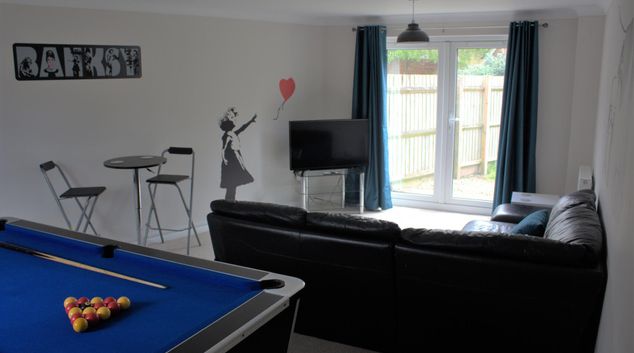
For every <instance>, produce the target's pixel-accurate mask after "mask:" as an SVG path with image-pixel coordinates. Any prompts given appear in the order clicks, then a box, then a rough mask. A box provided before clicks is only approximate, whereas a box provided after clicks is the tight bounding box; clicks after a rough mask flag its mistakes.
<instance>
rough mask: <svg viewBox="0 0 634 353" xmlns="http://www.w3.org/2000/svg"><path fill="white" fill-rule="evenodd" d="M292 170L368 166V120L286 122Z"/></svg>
mask: <svg viewBox="0 0 634 353" xmlns="http://www.w3.org/2000/svg"><path fill="white" fill-rule="evenodd" d="M289 142H290V157H291V170H295V171H298V170H318V169H338V168H354V167H362V166H366V165H367V164H368V120H367V119H337V120H333V119H328V120H298V121H290V122H289Z"/></svg>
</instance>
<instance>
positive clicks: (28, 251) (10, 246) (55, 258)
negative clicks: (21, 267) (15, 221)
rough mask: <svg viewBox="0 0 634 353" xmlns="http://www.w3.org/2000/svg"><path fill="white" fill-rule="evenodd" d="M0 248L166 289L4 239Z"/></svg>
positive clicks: (160, 285)
mask: <svg viewBox="0 0 634 353" xmlns="http://www.w3.org/2000/svg"><path fill="white" fill-rule="evenodd" d="M0 248H4V249H8V250H13V251H17V252H21V253H24V254H27V255H32V256H35V257H39V258H41V259H45V260H49V261H54V262H58V263H60V264H64V265H67V266H73V267H77V268H81V269H83V270H87V271H92V272H97V273H101V274H104V275H107V276H111V277H116V278H121V279H124V280H126V281H130V282H136V283H141V284H145V285H146V286H150V287H155V288H160V289H166V288H167V286H164V285H162V284H158V283H154V282H150V281H146V280H143V279H140V278H135V277H131V276H127V275H124V274H121V273H117V272H113V271H108V270H104V269H103V268H99V267H94V266H90V265H86V264H83V263H81V262H77V261H73V260H68V259H65V258H63V257H59V256H55V255H51V254H47V253H45V252H41V251H37V250H33V249H29V248H25V247H23V246H19V245H15V244H11V243H7V242H4V241H0Z"/></svg>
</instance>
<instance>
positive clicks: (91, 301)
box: [90, 297, 103, 304]
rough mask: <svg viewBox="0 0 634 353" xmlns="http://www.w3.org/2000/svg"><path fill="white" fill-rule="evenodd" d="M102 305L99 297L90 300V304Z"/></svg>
mask: <svg viewBox="0 0 634 353" xmlns="http://www.w3.org/2000/svg"><path fill="white" fill-rule="evenodd" d="M97 303H103V299H102V298H101V297H94V298H92V299H90V304H97Z"/></svg>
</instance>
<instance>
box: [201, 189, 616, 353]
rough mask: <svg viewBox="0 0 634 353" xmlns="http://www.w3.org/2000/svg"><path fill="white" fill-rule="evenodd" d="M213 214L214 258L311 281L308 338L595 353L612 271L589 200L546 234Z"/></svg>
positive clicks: (427, 348) (569, 200) (241, 208)
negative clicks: (610, 271) (516, 233)
mask: <svg viewBox="0 0 634 353" xmlns="http://www.w3.org/2000/svg"><path fill="white" fill-rule="evenodd" d="M211 208H212V213H210V214H209V215H208V216H207V220H208V223H209V227H210V231H211V239H212V244H213V247H214V251H215V254H216V260H218V261H225V262H230V263H234V264H238V265H243V266H248V267H255V268H261V269H264V270H269V271H274V272H279V273H284V274H288V275H292V276H296V277H299V278H301V279H303V280H304V281H305V282H306V288H305V290H304V293H303V296H302V299H301V300H300V306H299V312H298V316H297V322H296V332H298V333H303V334H307V335H311V336H315V337H320V338H324V339H328V340H333V341H338V342H341V343H345V344H350V345H354V346H358V347H363V348H367V349H372V350H376V351H380V352H480V351H486V352H588V353H589V352H593V351H594V342H595V339H596V333H597V328H598V323H599V318H600V314H601V308H602V302H603V294H604V290H605V283H606V271H605V265H604V263H605V261H604V257H605V254H604V250H603V249H604V246H603V234H602V228H601V224H600V221H599V218H598V215H597V213H596V210H595V204H594V195H593V194H592V193H591V192H578V193H573V194H571V195H568V196H565V197H564V198H562V200H561V201H560V203H559V204H557V205H556V206H555V207H554V208H553V210H552V212H551V218H550V221H549V223H548V226H547V229H546V234H545V235H544V238H539V237H533V236H528V235H508V234H503V233H492V232H464V231H446V230H431V229H405V230H403V231H401V230H400V229H399V228H398V226H397V225H395V224H393V223H390V222H385V221H378V220H373V219H368V218H360V217H355V216H350V215H344V214H324V213H306V212H305V211H304V210H302V209H299V208H294V207H288V206H281V205H274V204H264V203H254V202H235V201H233V202H229V201H224V200H218V201H213V202H212V203H211Z"/></svg>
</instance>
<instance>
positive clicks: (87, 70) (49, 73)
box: [13, 43, 141, 81]
mask: <svg viewBox="0 0 634 353" xmlns="http://www.w3.org/2000/svg"><path fill="white" fill-rule="evenodd" d="M13 61H14V65H15V78H16V79H17V80H18V81H40V80H85V79H104V78H140V77H141V48H140V47H138V46H125V45H79V44H26V43H16V44H13Z"/></svg>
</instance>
